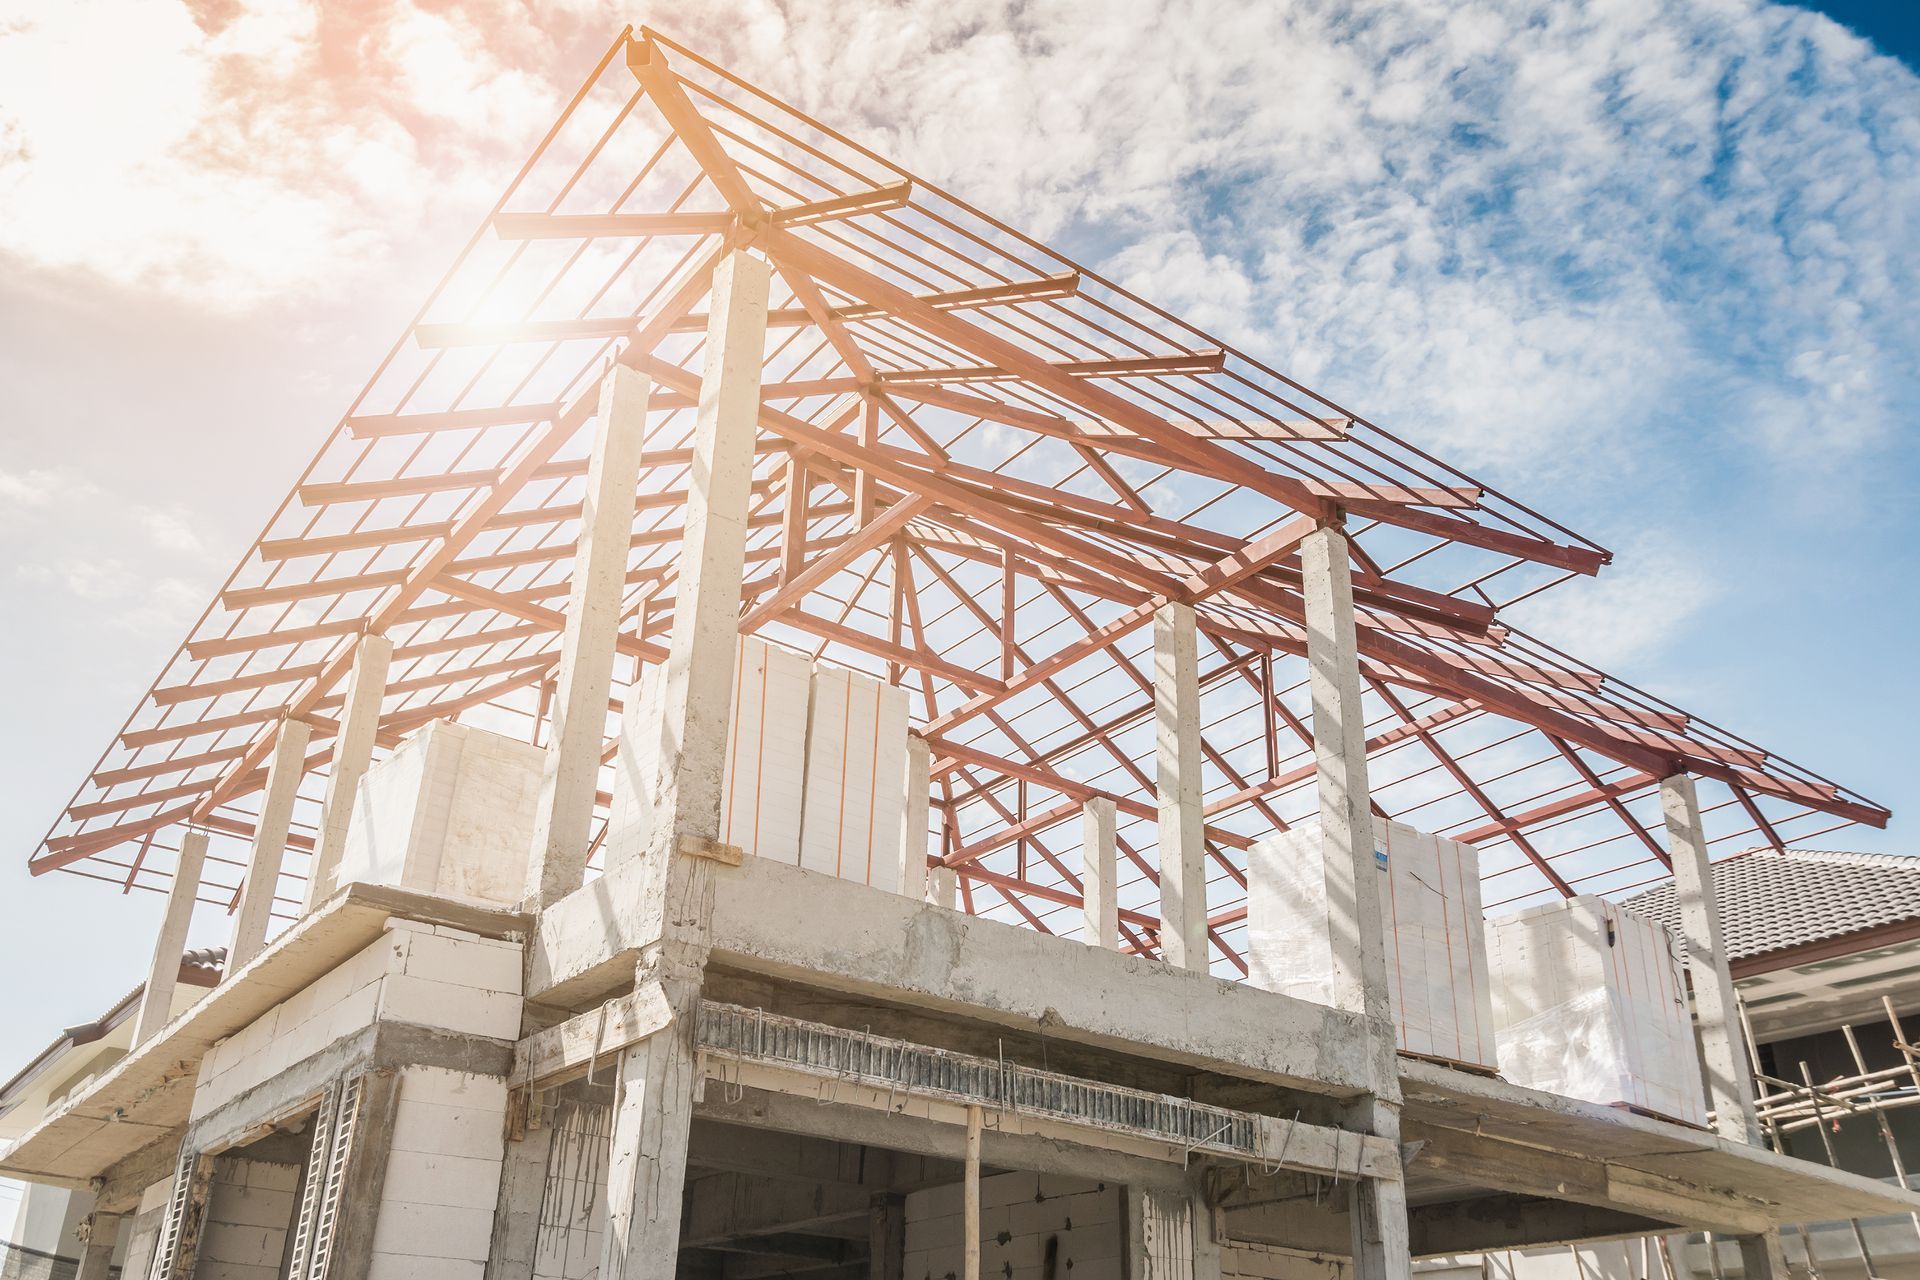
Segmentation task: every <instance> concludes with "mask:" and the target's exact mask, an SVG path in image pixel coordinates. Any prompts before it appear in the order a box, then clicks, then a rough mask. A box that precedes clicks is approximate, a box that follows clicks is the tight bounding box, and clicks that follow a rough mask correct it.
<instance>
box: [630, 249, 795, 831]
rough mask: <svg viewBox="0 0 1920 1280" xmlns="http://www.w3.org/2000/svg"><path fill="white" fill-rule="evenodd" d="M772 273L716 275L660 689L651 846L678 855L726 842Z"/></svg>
mask: <svg viewBox="0 0 1920 1280" xmlns="http://www.w3.org/2000/svg"><path fill="white" fill-rule="evenodd" d="M770 274H771V268H770V267H769V266H768V264H767V262H766V260H765V259H763V258H757V257H754V256H752V255H751V254H749V253H747V252H745V251H744V250H742V251H737V252H735V253H733V254H731V255H730V256H728V257H727V258H726V259H725V260H724V261H722V262H721V264H720V265H719V267H718V268H716V269H715V271H714V273H713V303H712V310H711V312H710V315H709V320H708V328H707V363H706V369H705V372H704V375H703V377H702V380H701V385H700V405H699V409H698V410H697V416H696V417H695V419H694V429H693V463H692V468H691V474H690V476H689V477H688V484H687V507H686V512H687V514H686V533H685V535H684V536H683V538H682V541H681V550H680V576H679V584H678V587H677V589H676V591H675V593H674V598H673V637H672V640H671V642H670V643H669V645H668V649H667V668H666V673H665V677H664V682H663V685H662V689H661V698H660V704H661V705H660V711H661V717H660V726H659V732H660V746H659V750H658V751H657V752H655V753H654V760H655V761H656V765H655V767H656V768H657V769H658V770H659V773H658V781H657V785H656V786H655V788H654V792H653V794H654V796H655V804H654V827H653V833H652V837H651V841H650V845H651V848H652V849H668V850H675V851H678V850H681V849H683V848H685V847H687V846H688V844H689V843H690V842H691V843H692V844H694V845H703V844H708V843H711V842H713V841H715V840H717V839H718V838H719V832H720V799H721V785H722V782H723V778H724V774H725V772H726V749H727V743H726V735H725V734H724V733H718V732H714V731H712V726H715V725H724V724H726V722H727V716H728V712H729V711H730V709H731V708H732V705H733V667H734V658H735V654H736V653H737V651H738V648H739V643H740V639H739V626H740V584H741V578H742V575H743V570H744V566H745V557H746V538H747V503H748V498H749V496H750V493H751V486H752V481H753V457H754V439H755V436H756V435H757V434H758V431H759V418H760V362H761V357H762V352H763V351H764V349H765V346H766V327H767V287H768V281H769V278H770ZM595 754H596V757H597V755H598V749H597V748H596V751H595ZM642 852H644V851H642V850H640V849H638V848H636V847H634V846H633V845H632V844H628V845H627V846H626V847H624V848H610V849H609V850H608V852H607V861H608V865H609V866H613V865H615V864H617V863H618V862H620V861H622V860H624V859H626V858H630V857H634V856H637V855H639V854H641V853H642Z"/></svg>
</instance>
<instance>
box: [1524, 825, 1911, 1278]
mask: <svg viewBox="0 0 1920 1280" xmlns="http://www.w3.org/2000/svg"><path fill="white" fill-rule="evenodd" d="M1714 894H1715V898H1716V899H1717V901H1718V903H1719V908H1720V919H1721V920H1722V921H1723V922H1724V927H1725V930H1726V943H1727V953H1728V959H1729V967H1730V968H1731V970H1732V972H1733V977H1734V981H1735V984H1736V985H1737V987H1738V989H1739V992H1740V995H1741V999H1742V1003H1743V1004H1744V1005H1745V1006H1746V1009H1747V1013H1748V1017H1749V1019H1750V1022H1751V1026H1752V1030H1753V1038H1754V1042H1755V1044H1756V1045H1757V1046H1758V1055H1757V1056H1758V1057H1759V1060H1760V1071H1761V1073H1762V1074H1763V1075H1765V1076H1769V1077H1772V1078H1773V1080H1775V1081H1786V1082H1789V1083H1798V1082H1800V1081H1801V1080H1802V1079H1803V1078H1811V1079H1812V1081H1813V1082H1814V1083H1815V1084H1816V1085H1819V1084H1824V1083H1826V1082H1829V1081H1833V1080H1837V1079H1843V1078H1846V1077H1852V1076H1856V1075H1859V1074H1861V1070H1860V1067H1859V1066H1858V1065H1857V1064H1856V1059H1855V1057H1854V1049H1853V1047H1852V1046H1850V1044H1849V1041H1848V1031H1847V1030H1843V1028H1848V1029H1850V1031H1851V1035H1852V1040H1853V1045H1857V1046H1858V1049H1859V1053H1860V1057H1861V1058H1862V1059H1864V1061H1865V1065H1866V1068H1867V1070H1869V1071H1878V1070H1882V1069H1887V1068H1903V1069H1904V1068H1906V1067H1907V1066H1908V1058H1907V1057H1906V1056H1905V1055H1904V1054H1903V1053H1902V1052H1901V1049H1900V1048H1899V1040H1898V1037H1897V1036H1896V1034H1895V1030H1894V1027H1893V1025H1892V1023H1890V1022H1889V1020H1888V1018H1887V1013H1886V1008H1885V1005H1884V1004H1883V1000H1890V1001H1891V1002H1892V1005H1893V1009H1894V1013H1895V1015H1896V1016H1898V1017H1900V1018H1901V1019H1902V1024H1903V1027H1904V1029H1905V1030H1906V1031H1907V1033H1908V1034H1909V1035H1916V1034H1920V858H1913V857H1904V856H1899V855H1892V854H1874V853H1845V852H1835V851H1828V850H1821V849H1785V850H1775V849H1753V850H1749V851H1747V852H1745V853H1741V854H1736V855H1735V856H1733V857H1731V858H1728V859H1725V860H1724V861H1721V862H1718V863H1716V864H1714ZM1624 905H1625V906H1626V907H1627V908H1629V909H1630V910H1633V911H1636V912H1639V913H1641V914H1642V915H1645V916H1648V917H1650V918H1652V919H1654V920H1657V921H1659V922H1660V923H1662V924H1666V925H1669V926H1672V927H1678V925H1679V923H1680V920H1679V907H1678V904H1677V902H1676V900H1675V896H1674V887H1673V882H1672V881H1670V880H1669V881H1667V882H1666V883H1664V884H1661V885H1657V886H1655V887H1654V888H1651V889H1648V890H1646V891H1644V892H1642V893H1640V894H1637V895H1635V896H1634V897H1631V898H1628V899H1626V900H1625V903H1624ZM1802 1064H1805V1076H1804V1077H1803V1074H1802ZM1894 1076H1895V1078H1894V1079H1892V1080H1891V1081H1889V1082H1888V1083H1887V1085H1886V1087H1884V1088H1882V1089H1881V1090H1879V1091H1878V1097H1879V1099H1880V1101H1881V1102H1882V1104H1883V1108H1882V1109H1881V1110H1879V1111H1878V1112H1877V1113H1875V1112H1869V1111H1867V1110H1864V1109H1863V1110H1860V1111H1857V1112H1851V1113H1849V1112H1847V1111H1845V1110H1843V1109H1841V1108H1839V1107H1838V1106H1837V1105H1835V1106H1834V1107H1833V1109H1832V1110H1831V1111H1830V1112H1829V1113H1828V1114H1829V1116H1830V1118H1829V1119H1828V1122H1827V1124H1826V1125H1825V1126H1824V1127H1825V1129H1826V1140H1827V1141H1826V1142H1823V1141H1822V1138H1821V1134H1820V1131H1819V1129H1820V1127H1819V1126H1815V1127H1806V1128H1802V1129H1799V1130H1798V1131H1796V1132H1792V1133H1788V1134H1786V1135H1785V1138H1784V1145H1785V1147H1786V1149H1787V1150H1788V1151H1789V1152H1790V1153H1791V1154H1793V1155H1796V1156H1799V1157H1801V1158H1802V1159H1806V1160H1811V1161H1814V1162H1815V1163H1819V1164H1825V1163H1828V1157H1827V1149H1828V1148H1827V1143H1831V1146H1832V1151H1833V1155H1834V1158H1835V1161H1836V1162H1837V1163H1838V1164H1839V1166H1840V1167H1841V1168H1844V1169H1848V1170H1851V1171H1853V1172H1856V1173H1863V1174H1866V1175H1868V1176H1870V1177H1875V1178H1880V1179H1884V1180H1886V1181H1895V1180H1896V1179H1897V1177H1898V1171H1897V1170H1896V1168H1895V1166H1894V1162H1893V1159H1892V1157H1891V1155H1890V1154H1889V1152H1888V1149H1887V1144H1886V1141H1885V1139H1884V1138H1883V1136H1882V1131H1881V1128H1880V1124H1881V1120H1882V1119H1883V1118H1884V1120H1885V1122H1886V1125H1887V1127H1888V1130H1890V1132H1891V1134H1892V1137H1893V1139H1894V1142H1895V1143H1896V1144H1897V1147H1898V1152H1899V1156H1900V1160H1901V1166H1902V1168H1904V1169H1905V1170H1906V1171H1908V1173H1909V1174H1916V1175H1920V1105H1916V1104H1920V1075H1915V1074H1913V1073H1911V1072H1908V1071H1906V1070H1902V1071H1899V1072H1896V1073H1894ZM1781 1091H1782V1086H1781V1085H1779V1084H1771V1085H1770V1084H1768V1083H1767V1082H1766V1081H1762V1082H1760V1084H1759V1092H1760V1095H1761V1096H1762V1098H1765V1097H1766V1096H1767V1095H1769V1094H1777V1093H1780V1092H1781ZM1888 1101H1891V1102H1892V1103H1893V1105H1891V1106H1885V1105H1884V1104H1885V1103H1886V1102H1888ZM1826 1105H1827V1104H1825V1103H1823V1107H1824V1106H1826ZM1916 1185H1920V1180H1917V1181H1916ZM1859 1226H1860V1232H1859V1235H1858V1236H1856V1235H1855V1232H1854V1228H1853V1226H1852V1224H1849V1223H1846V1222H1831V1223H1821V1224H1812V1225H1810V1226H1809V1228H1808V1229H1807V1230H1804V1231H1798V1230H1786V1231H1783V1232H1782V1233H1781V1235H1782V1239H1783V1241H1784V1243H1785V1245H1786V1250H1787V1257H1788V1260H1789V1262H1790V1263H1791V1265H1793V1266H1794V1267H1795V1269H1796V1271H1798V1270H1799V1269H1801V1268H1804V1267H1805V1266H1806V1263H1807V1255H1808V1252H1809V1248H1811V1253H1812V1256H1813V1267H1812V1271H1813V1273H1814V1274H1816V1275H1818V1276H1819V1277H1820V1280H1853V1278H1855V1277H1864V1276H1867V1275H1872V1276H1876V1277H1880V1278H1881V1280H1890V1278H1896V1277H1911V1276H1920V1224H1916V1223H1915V1222H1914V1220H1913V1219H1911V1218H1908V1217H1891V1218H1877V1219H1869V1220H1867V1221H1865V1222H1862V1223H1860V1224H1859ZM1862 1241H1864V1243H1865V1246H1866V1251H1867V1253H1868V1254H1869V1255H1871V1259H1872V1266H1871V1267H1868V1266H1866V1265H1864V1263H1863V1260H1862V1258H1861V1243H1862ZM1668 1243H1669V1249H1670V1252H1671V1256H1672V1257H1673V1259H1674V1262H1675V1264H1676V1267H1677V1268H1678V1269H1680V1270H1683V1271H1684V1270H1689V1269H1691V1270H1692V1271H1694V1272H1695V1273H1697V1274H1709V1273H1710V1271H1711V1269H1710V1267H1709V1260H1708V1257H1707V1253H1706V1248H1705V1243H1704V1240H1703V1239H1702V1238H1700V1237H1694V1238H1693V1239H1692V1240H1691V1241H1690V1242H1687V1243H1685V1244H1684V1245H1683V1242H1682V1238H1680V1237H1673V1238H1670V1240H1669V1242H1668ZM1714 1261H1715V1262H1716V1263H1717V1265H1718V1270H1719V1272H1720V1273H1721V1274H1737V1273H1738V1272H1739V1269H1740V1261H1739V1254H1738V1251H1737V1250H1735V1249H1734V1248H1733V1247H1732V1245H1731V1243H1725V1244H1723V1245H1722V1246H1721V1248H1720V1250H1719V1256H1718V1257H1717V1259H1715V1260H1714ZM1662 1267H1663V1263H1662V1262H1661V1260H1660V1255H1659V1250H1658V1249H1657V1248H1656V1247H1652V1245H1651V1243H1650V1242H1642V1241H1639V1240H1633V1241H1622V1242H1617V1243H1612V1244H1598V1245H1583V1246H1580V1247H1579V1248H1578V1249H1566V1248H1561V1249H1552V1250H1539V1251H1534V1252H1532V1253H1516V1254H1512V1255H1489V1257H1488V1259H1487V1262H1486V1274H1487V1276H1488V1277H1489V1280H1509V1277H1513V1278H1515V1280H1562V1277H1563V1276H1566V1277H1577V1280H1641V1278H1643V1277H1656V1278H1657V1277H1659V1276H1660V1274H1661V1270H1662Z"/></svg>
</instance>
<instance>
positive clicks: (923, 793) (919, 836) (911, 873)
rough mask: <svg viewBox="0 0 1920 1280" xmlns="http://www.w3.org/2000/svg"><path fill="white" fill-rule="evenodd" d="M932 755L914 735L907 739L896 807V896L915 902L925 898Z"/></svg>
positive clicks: (923, 741) (924, 742) (919, 737)
mask: <svg viewBox="0 0 1920 1280" xmlns="http://www.w3.org/2000/svg"><path fill="white" fill-rule="evenodd" d="M932 772H933V753H932V751H931V750H929V749H928V747H927V740H926V739H925V738H923V737H921V736H920V735H919V734H917V733H910V734H908V735H907V759H906V768H905V770H904V773H905V777H904V778H903V779H902V781H901V785H902V786H903V787H905V788H906V802H905V803H904V804H902V805H901V806H900V877H899V884H900V892H901V893H902V894H904V895H906V896H907V897H909V898H913V899H915V900H916V901H918V900H923V899H925V898H926V896H927V809H928V807H929V802H930V801H931V799H932V794H933V783H932V781H931V774H932Z"/></svg>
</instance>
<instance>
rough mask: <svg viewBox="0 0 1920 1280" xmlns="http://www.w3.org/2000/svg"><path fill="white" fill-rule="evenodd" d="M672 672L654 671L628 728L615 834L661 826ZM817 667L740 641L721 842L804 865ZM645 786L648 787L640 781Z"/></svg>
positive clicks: (643, 681)
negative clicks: (656, 815)
mask: <svg viewBox="0 0 1920 1280" xmlns="http://www.w3.org/2000/svg"><path fill="white" fill-rule="evenodd" d="M665 678H666V672H665V670H664V668H661V667H658V666H648V667H646V668H644V669H643V670H642V672H641V676H640V687H639V690H638V691H637V693H636V694H635V695H634V696H632V697H630V698H629V699H628V703H627V706H626V708H625V710H624V713H623V714H622V717H621V722H620V744H619V754H618V756H617V757H616V762H615V765H614V771H613V808H612V829H613V830H615V831H624V830H630V829H631V830H637V831H639V832H642V833H644V832H646V831H648V830H650V829H651V828H652V826H653V813H652V808H653V787H654V783H655V781H656V774H655V771H656V769H657V767H658V758H659V747H660V730H659V726H660V692H661V687H662V681H663V680H664V679H665ZM812 681H813V664H812V663H810V662H808V661H807V659H806V658H805V657H804V656H802V655H801V654H797V653H794V652H793V651H792V650H790V649H782V648H780V647H778V646H777V645H770V644H768V643H767V642H766V641H764V640H761V639H759V638H758V637H756V636H742V637H741V638H740V647H739V656H738V657H737V659H736V665H735V667H734V673H733V690H734V693H733V708H732V711H731V713H730V715H729V717H728V721H727V763H726V775H725V779H724V781H723V782H722V784H721V786H722V791H721V800H720V839H721V840H722V842H724V843H726V844H734V845H739V846H740V847H741V848H742V849H744V850H745V851H746V852H748V853H750V854H753V855H754V856H755V857H760V858H772V859H773V860H775V861H776V862H785V863H789V864H795V865H797V864H798V863H799V861H800V800H801V794H800V792H801V785H802V779H803V777H804V761H805V759H806V750H807V705H808V702H809V700H810V698H811V692H812ZM641 779H645V780H646V781H645V782H644V783H641V782H640V781H639V780H641Z"/></svg>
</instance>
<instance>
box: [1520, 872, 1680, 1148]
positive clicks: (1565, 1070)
mask: <svg viewBox="0 0 1920 1280" xmlns="http://www.w3.org/2000/svg"><path fill="white" fill-rule="evenodd" d="M1487 942H1488V952H1489V959H1490V960H1491V962H1492V964H1493V1017H1494V1023H1495V1025H1496V1026H1497V1028H1498V1032H1499V1042H1500V1064H1501V1068H1502V1074H1503V1075H1505V1076H1506V1078H1507V1079H1509V1080H1511V1081H1513V1082H1514V1083H1515V1084H1521V1085H1526V1086H1528V1087H1530V1088H1534V1089H1542V1090H1545V1091H1546V1092H1548V1093H1557V1094H1560V1095H1561V1096H1563V1097H1568V1098H1583V1099H1585V1100H1587V1101H1589V1102H1603V1103H1609V1104H1625V1105H1629V1106H1633V1107H1639V1108H1641V1109H1644V1110H1646V1111H1651V1112H1653V1113H1655V1114H1657V1115H1661V1116H1666V1117H1668V1118H1669V1119H1674V1120H1683V1121H1686V1122H1688V1123H1690V1124H1704V1123H1706V1102H1705V1099H1704V1093H1705V1088H1704V1085H1703V1083H1702V1079H1701V1075H1700V1052H1699V1048H1698V1046H1697V1045H1696V1043H1695V1041H1694V1038H1693V1020H1692V1018H1691V1017H1690V1016H1689V1014H1688V1010H1687V997H1686V981H1685V976H1684V975H1685V965H1684V954H1685V953H1684V951H1683V950H1682V948H1681V944H1680V942H1679V941H1678V940H1677V939H1676V938H1675V937H1674V935H1673V933H1672V931H1671V930H1669V929H1668V928H1666V926H1664V925H1659V924H1655V923H1654V922H1653V921H1651V920H1647V919H1645V918H1644V917H1641V916H1637V915H1635V914H1633V913H1632V912H1630V911H1626V910H1623V909H1621V908H1620V907H1619V906H1618V905H1616V904H1614V903H1611V902H1608V901H1607V900H1606V899H1604V898H1598V897H1592V896H1582V897H1577V898H1570V899H1568V900H1567V901H1566V902H1564V903H1552V904H1549V905H1547V906H1543V907H1534V908H1531V909H1530V910H1526V911H1521V912H1519V913H1517V914H1515V915H1511V916H1506V917H1503V918H1501V919H1498V920H1493V921H1490V922H1488V925H1487Z"/></svg>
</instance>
